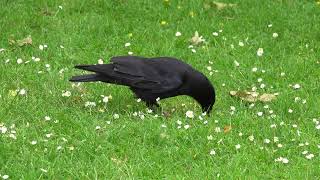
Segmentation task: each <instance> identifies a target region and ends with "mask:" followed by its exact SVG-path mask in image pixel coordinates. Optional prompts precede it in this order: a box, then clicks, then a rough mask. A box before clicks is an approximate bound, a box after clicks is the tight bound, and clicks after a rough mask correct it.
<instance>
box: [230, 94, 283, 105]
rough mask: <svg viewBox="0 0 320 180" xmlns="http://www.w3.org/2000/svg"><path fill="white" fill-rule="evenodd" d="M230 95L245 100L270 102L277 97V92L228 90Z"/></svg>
mask: <svg viewBox="0 0 320 180" xmlns="http://www.w3.org/2000/svg"><path fill="white" fill-rule="evenodd" d="M230 95H231V97H235V98H239V99H241V100H243V101H246V102H251V103H253V102H271V101H273V100H275V99H277V94H269V93H263V94H261V95H260V94H259V93H258V92H253V91H230Z"/></svg>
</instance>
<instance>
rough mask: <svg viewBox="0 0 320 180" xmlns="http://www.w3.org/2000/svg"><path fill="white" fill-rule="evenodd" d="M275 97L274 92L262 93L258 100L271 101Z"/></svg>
mask: <svg viewBox="0 0 320 180" xmlns="http://www.w3.org/2000/svg"><path fill="white" fill-rule="evenodd" d="M276 98H277V97H276V95H274V94H266V93H265V94H262V95H261V96H260V97H259V101H262V102H270V101H273V100H275V99H276Z"/></svg>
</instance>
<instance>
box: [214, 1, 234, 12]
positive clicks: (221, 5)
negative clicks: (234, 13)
mask: <svg viewBox="0 0 320 180" xmlns="http://www.w3.org/2000/svg"><path fill="white" fill-rule="evenodd" d="M213 5H214V6H215V7H216V8H217V9H218V10H223V9H225V8H228V7H235V6H236V5H237V4H231V3H222V2H216V1H214V2H213Z"/></svg>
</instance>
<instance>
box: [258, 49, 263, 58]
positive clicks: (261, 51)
mask: <svg viewBox="0 0 320 180" xmlns="http://www.w3.org/2000/svg"><path fill="white" fill-rule="evenodd" d="M257 55H258V56H262V55H263V49H262V48H259V49H258V50H257Z"/></svg>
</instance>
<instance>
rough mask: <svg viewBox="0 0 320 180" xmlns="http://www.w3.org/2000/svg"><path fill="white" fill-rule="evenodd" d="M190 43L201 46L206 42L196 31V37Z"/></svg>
mask: <svg viewBox="0 0 320 180" xmlns="http://www.w3.org/2000/svg"><path fill="white" fill-rule="evenodd" d="M190 42H191V43H192V44H193V45H198V44H200V43H203V42H205V39H203V37H202V36H199V33H198V31H196V32H195V33H194V36H193V37H192V38H191V39H190Z"/></svg>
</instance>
